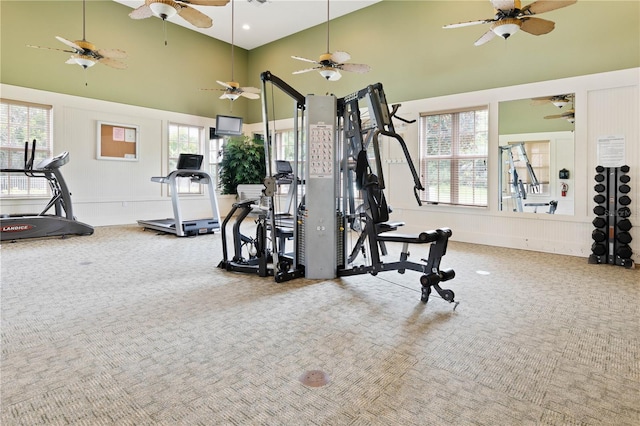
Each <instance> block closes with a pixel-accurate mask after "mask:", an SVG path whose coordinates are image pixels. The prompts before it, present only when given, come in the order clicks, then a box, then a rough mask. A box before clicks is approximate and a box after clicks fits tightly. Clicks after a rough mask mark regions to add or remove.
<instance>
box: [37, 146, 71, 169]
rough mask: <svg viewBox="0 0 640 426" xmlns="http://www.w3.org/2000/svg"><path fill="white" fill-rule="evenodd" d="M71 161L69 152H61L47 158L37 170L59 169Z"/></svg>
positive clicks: (39, 164)
mask: <svg viewBox="0 0 640 426" xmlns="http://www.w3.org/2000/svg"><path fill="white" fill-rule="evenodd" d="M68 162H69V153H68V152H67V151H64V152H61V153H60V154H58V155H56V156H55V157H50V158H45V159H44V160H42V161H41V162H40V163H38V165H37V166H36V170H54V169H59V168H60V167H62V166H64V165H65V164H67V163H68Z"/></svg>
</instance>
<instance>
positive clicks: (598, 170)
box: [596, 166, 604, 173]
mask: <svg viewBox="0 0 640 426" xmlns="http://www.w3.org/2000/svg"><path fill="white" fill-rule="evenodd" d="M596 172H598V173H602V172H604V167H602V166H597V167H596Z"/></svg>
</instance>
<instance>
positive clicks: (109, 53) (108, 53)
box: [96, 49, 127, 59]
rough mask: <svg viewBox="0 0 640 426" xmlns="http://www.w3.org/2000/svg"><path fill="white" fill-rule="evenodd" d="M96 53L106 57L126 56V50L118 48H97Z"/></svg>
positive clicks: (117, 57) (118, 57)
mask: <svg viewBox="0 0 640 426" xmlns="http://www.w3.org/2000/svg"><path fill="white" fill-rule="evenodd" d="M96 53H97V54H98V55H100V56H102V57H104V58H107V59H112V58H113V59H123V58H126V57H127V52H125V51H124V50H120V49H98V50H96Z"/></svg>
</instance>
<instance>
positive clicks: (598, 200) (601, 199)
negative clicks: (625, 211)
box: [593, 194, 607, 204]
mask: <svg viewBox="0 0 640 426" xmlns="http://www.w3.org/2000/svg"><path fill="white" fill-rule="evenodd" d="M593 201H595V202H596V203H598V204H602V203H604V202H605V201H607V197H605V196H604V195H602V194H598V195H596V196H595V197H593Z"/></svg>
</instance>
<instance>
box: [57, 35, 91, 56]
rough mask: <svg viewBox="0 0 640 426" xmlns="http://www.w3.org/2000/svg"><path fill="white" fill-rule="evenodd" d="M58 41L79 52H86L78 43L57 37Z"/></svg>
mask: <svg viewBox="0 0 640 426" xmlns="http://www.w3.org/2000/svg"><path fill="white" fill-rule="evenodd" d="M56 39H57V40H58V41H59V42H62V43H64V44H66V45H67V46H69V47H70V48H72V49H75V50H77V51H78V52H82V51H83V50H84V49H83V48H82V47H80V46H78V45H77V44H76V43H74V42H72V41H71V40H67V39H66V38H64V37H60V36H56Z"/></svg>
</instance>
